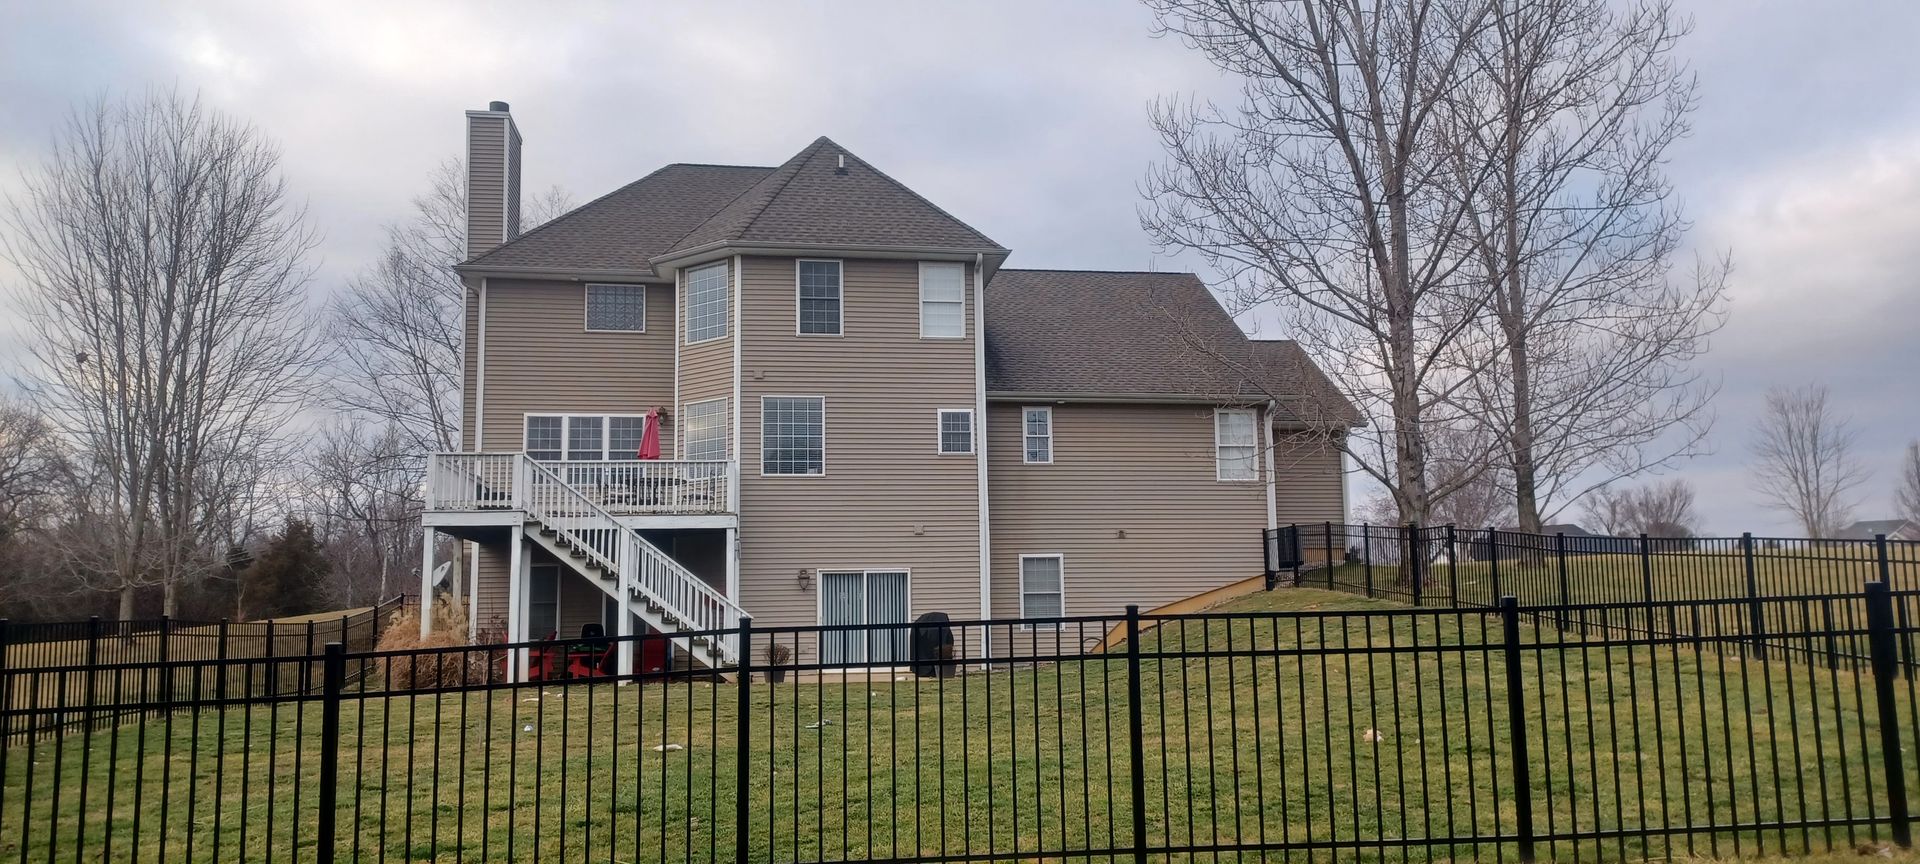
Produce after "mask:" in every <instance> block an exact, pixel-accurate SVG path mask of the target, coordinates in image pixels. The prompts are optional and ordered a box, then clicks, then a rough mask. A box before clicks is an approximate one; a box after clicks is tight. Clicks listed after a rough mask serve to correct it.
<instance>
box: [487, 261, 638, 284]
mask: <svg viewBox="0 0 1920 864" xmlns="http://www.w3.org/2000/svg"><path fill="white" fill-rule="evenodd" d="M453 270H454V272H455V273H458V274H460V275H462V276H485V277H488V278H495V279H497V278H508V279H563V280H569V281H574V282H588V281H598V280H615V279H617V280H624V281H628V282H672V281H673V277H671V276H662V275H661V274H660V273H658V272H657V271H654V270H632V269H596V268H591V267H517V266H510V265H504V264H455V265H454V266H453Z"/></svg>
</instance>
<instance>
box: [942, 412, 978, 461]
mask: <svg viewBox="0 0 1920 864" xmlns="http://www.w3.org/2000/svg"><path fill="white" fill-rule="evenodd" d="M939 419H940V453H941V455H943V456H946V455H960V454H966V453H972V452H973V409H971V408H942V409H940V416H939Z"/></svg>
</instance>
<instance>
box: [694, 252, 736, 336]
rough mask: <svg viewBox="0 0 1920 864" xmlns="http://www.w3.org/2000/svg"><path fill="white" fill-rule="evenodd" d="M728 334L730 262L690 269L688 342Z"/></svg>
mask: <svg viewBox="0 0 1920 864" xmlns="http://www.w3.org/2000/svg"><path fill="white" fill-rule="evenodd" d="M725 335H727V265H726V263H725V262H721V263H718V264H708V265H707V266H705V267H697V268H695V269H692V270H689V271H687V342H688V343H693V342H704V341H706V340H708V339H718V338H720V337H722V336H725Z"/></svg>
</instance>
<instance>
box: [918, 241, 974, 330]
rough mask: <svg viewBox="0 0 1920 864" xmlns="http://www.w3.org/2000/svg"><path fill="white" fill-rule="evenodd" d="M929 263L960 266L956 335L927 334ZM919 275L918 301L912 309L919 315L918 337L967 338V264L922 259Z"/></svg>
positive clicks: (946, 301)
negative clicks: (958, 326)
mask: <svg viewBox="0 0 1920 864" xmlns="http://www.w3.org/2000/svg"><path fill="white" fill-rule="evenodd" d="M929 264H931V265H934V266H948V265H952V266H958V267H959V268H960V335H958V336H928V335H927V265H929ZM919 275H920V285H919V288H920V301H919V303H917V304H915V306H914V310H913V311H914V312H915V313H916V314H918V315H919V316H920V338H922V339H941V340H964V339H966V338H967V265H966V264H965V263H963V262H960V261H922V262H920V274H919ZM937 302H942V303H951V302H953V301H951V300H942V301H937Z"/></svg>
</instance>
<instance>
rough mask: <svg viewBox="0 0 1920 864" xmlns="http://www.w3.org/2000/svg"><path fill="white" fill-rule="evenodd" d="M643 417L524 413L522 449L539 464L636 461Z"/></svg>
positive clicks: (638, 455)
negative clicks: (525, 414) (524, 428)
mask: <svg viewBox="0 0 1920 864" xmlns="http://www.w3.org/2000/svg"><path fill="white" fill-rule="evenodd" d="M646 431H647V418H646V415H644V414H528V415H527V419H526V439H525V442H524V446H523V448H522V449H524V450H525V451H526V453H527V457H528V458H530V459H534V460H537V461H541V462H557V461H560V460H563V459H565V460H569V461H581V462H607V461H612V462H618V461H621V460H628V459H638V458H640V438H641V436H643V435H645V434H646Z"/></svg>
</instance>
